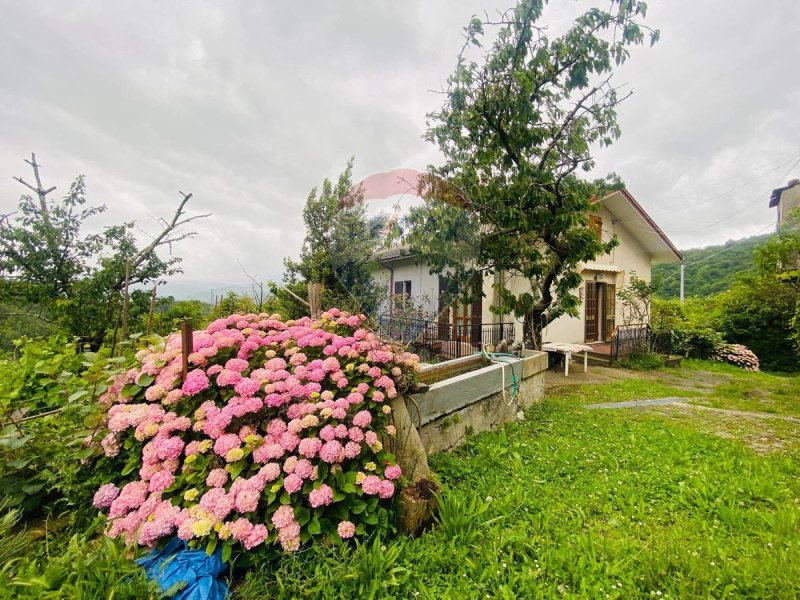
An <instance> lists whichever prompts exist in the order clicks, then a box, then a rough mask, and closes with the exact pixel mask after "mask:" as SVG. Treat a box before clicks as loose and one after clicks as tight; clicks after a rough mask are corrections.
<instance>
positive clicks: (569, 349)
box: [542, 342, 592, 377]
mask: <svg viewBox="0 0 800 600" xmlns="http://www.w3.org/2000/svg"><path fill="white" fill-rule="evenodd" d="M591 349H592V348H591V346H586V345H584V344H566V343H563V342H548V343H546V344H542V350H544V351H545V352H557V353H558V354H563V355H564V357H565V358H564V377H569V363H570V361H571V360H572V355H573V354H575V353H578V352H583V372H584V373H585V372H586V371H587V369H588V366H589V351H590V350H591Z"/></svg>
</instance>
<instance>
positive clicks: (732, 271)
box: [653, 234, 771, 298]
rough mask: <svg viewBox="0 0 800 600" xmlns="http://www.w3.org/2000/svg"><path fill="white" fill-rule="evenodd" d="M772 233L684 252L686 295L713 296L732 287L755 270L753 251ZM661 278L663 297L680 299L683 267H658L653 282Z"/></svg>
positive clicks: (677, 265) (654, 270) (660, 292)
mask: <svg viewBox="0 0 800 600" xmlns="http://www.w3.org/2000/svg"><path fill="white" fill-rule="evenodd" d="M770 235H771V234H766V235H754V236H752V237H748V238H743V239H741V240H730V241H728V242H726V243H725V244H723V245H722V246H707V247H705V248H693V249H691V250H682V252H683V254H684V256H685V259H684V262H685V264H686V282H685V287H684V293H685V294H686V296H710V295H711V294H716V293H717V292H722V291H724V290H727V289H728V288H729V287H731V284H732V283H733V281H734V279H735V278H736V275H737V274H738V273H742V272H744V271H749V270H750V269H751V268H752V267H753V249H754V248H755V247H756V246H758V245H760V244H762V243H763V242H765V241H766V240H767V239H769V237H770ZM657 278H661V280H662V282H663V283H662V284H661V288H660V290H659V295H660V296H662V297H664V298H677V297H679V296H680V285H681V266H680V264H671V265H654V266H653V280H654V281H656V280H657Z"/></svg>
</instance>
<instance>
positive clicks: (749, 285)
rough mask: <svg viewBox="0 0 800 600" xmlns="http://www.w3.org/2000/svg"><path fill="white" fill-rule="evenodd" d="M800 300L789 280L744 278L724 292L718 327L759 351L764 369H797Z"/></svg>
mask: <svg viewBox="0 0 800 600" xmlns="http://www.w3.org/2000/svg"><path fill="white" fill-rule="evenodd" d="M797 302H798V292H797V290H796V289H795V288H794V287H793V286H792V285H790V284H788V283H786V282H783V281H779V280H777V279H775V278H770V277H766V276H763V277H758V276H752V277H743V278H742V279H741V280H740V281H739V282H738V283H737V284H736V285H734V286H733V287H732V288H731V289H730V290H728V291H727V292H725V293H723V294H721V295H720V309H719V317H718V323H717V328H718V330H719V331H720V332H722V334H723V335H724V336H725V339H726V341H728V342H731V343H734V344H744V345H745V346H747V347H748V348H750V349H751V350H752V351H753V352H755V353H756V355H758V357H759V359H760V361H761V367H762V368H763V369H766V370H773V371H795V370H797V369H798V367H799V366H800V363H798V356H797V354H795V353H794V352H793V350H794V340H793V339H792V317H793V316H794V313H795V310H796V307H797Z"/></svg>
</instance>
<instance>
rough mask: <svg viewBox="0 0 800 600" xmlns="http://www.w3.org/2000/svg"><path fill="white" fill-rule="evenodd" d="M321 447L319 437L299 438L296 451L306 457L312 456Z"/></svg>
mask: <svg viewBox="0 0 800 600" xmlns="http://www.w3.org/2000/svg"><path fill="white" fill-rule="evenodd" d="M320 448H322V440H320V439H319V438H305V439H302V440H300V444H298V446H297V451H298V452H299V453H300V454H302V455H303V456H305V457H306V458H314V457H315V456H316V455H317V452H319V449H320Z"/></svg>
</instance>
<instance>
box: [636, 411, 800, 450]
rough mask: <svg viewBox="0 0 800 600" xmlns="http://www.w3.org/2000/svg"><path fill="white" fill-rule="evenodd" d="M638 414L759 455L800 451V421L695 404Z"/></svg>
mask: <svg viewBox="0 0 800 600" xmlns="http://www.w3.org/2000/svg"><path fill="white" fill-rule="evenodd" d="M637 410H638V411H647V412H649V413H654V414H659V415H661V416H663V417H665V418H667V419H669V420H671V421H676V422H683V423H684V424H688V425H691V426H692V427H695V428H697V429H699V430H700V431H702V432H704V433H708V434H710V435H714V436H717V437H720V438H724V439H733V440H736V441H738V442H740V443H742V444H744V445H745V446H747V447H748V448H750V449H751V450H753V451H754V452H757V453H759V454H771V453H775V452H787V451H790V450H794V449H799V448H800V426H798V425H800V420H799V419H796V418H793V417H784V416H780V415H770V414H763V413H751V412H746V411H739V410H724V409H715V408H708V407H703V406H697V405H693V404H663V405H657V406H648V407H642V408H639V409H637Z"/></svg>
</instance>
